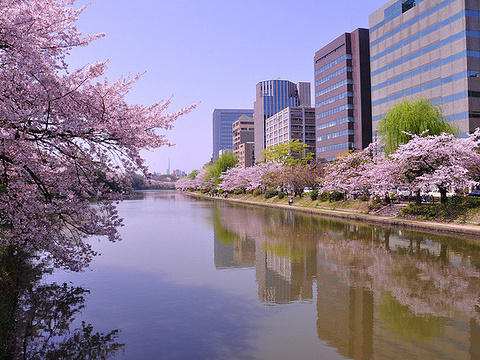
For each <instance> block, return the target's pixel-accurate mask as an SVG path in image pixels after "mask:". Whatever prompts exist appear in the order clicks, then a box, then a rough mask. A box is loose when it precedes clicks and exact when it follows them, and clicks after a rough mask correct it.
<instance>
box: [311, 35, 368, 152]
mask: <svg viewBox="0 0 480 360" xmlns="http://www.w3.org/2000/svg"><path fill="white" fill-rule="evenodd" d="M314 63H315V65H314V67H315V119H316V134H317V139H316V140H317V159H321V158H324V159H326V160H328V161H331V160H333V159H334V158H335V157H336V156H337V155H339V154H342V153H346V152H348V151H349V150H361V149H364V148H365V147H367V146H368V144H370V143H371V141H372V105H371V87H370V44H369V31H368V29H357V30H355V31H353V32H351V33H345V34H343V35H341V36H339V37H338V38H336V39H335V40H333V41H332V42H331V43H329V44H328V45H326V46H324V47H323V48H322V49H320V50H318V51H317V52H316V53H315V57H314Z"/></svg>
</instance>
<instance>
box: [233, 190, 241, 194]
mask: <svg viewBox="0 0 480 360" xmlns="http://www.w3.org/2000/svg"><path fill="white" fill-rule="evenodd" d="M233 193H234V194H235V195H240V194H243V190H241V189H237V190H235V191H234V192H233Z"/></svg>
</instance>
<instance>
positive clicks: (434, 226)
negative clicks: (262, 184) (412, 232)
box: [189, 192, 480, 240]
mask: <svg viewBox="0 0 480 360" xmlns="http://www.w3.org/2000/svg"><path fill="white" fill-rule="evenodd" d="M189 194H190V195H192V196H198V197H202V198H205V199H210V200H215V201H227V202H232V203H242V204H246V205H256V206H267V207H274V208H275V207H276V208H281V209H288V210H295V211H302V212H307V213H312V214H318V215H323V216H329V217H335V218H341V219H349V220H355V221H362V222H369V223H377V224H386V225H390V226H399V227H406V228H413V229H418V230H422V231H432V232H436V233H451V234H461V235H468V236H469V237H472V238H473V239H479V240H480V209H479V208H476V209H469V210H468V211H467V213H466V214H465V215H464V216H463V217H462V218H461V219H460V220H459V221H435V220H434V219H427V218H426V217H425V216H423V215H421V216H412V215H408V216H398V217H393V216H381V215H375V214H374V213H372V212H370V211H369V210H370V209H371V208H372V203H371V201H362V200H355V201H352V200H340V201H328V200H327V201H321V200H311V199H310V197H308V196H305V197H302V198H301V199H300V198H298V197H296V198H295V199H294V203H293V204H292V205H289V204H288V200H289V197H283V198H279V197H278V196H274V197H271V198H269V199H266V198H265V196H264V195H263V194H262V195H258V196H254V195H253V194H238V195H235V194H228V195H227V197H224V196H215V197H212V196H210V195H209V194H203V193H201V192H191V193H189ZM425 206H428V205H425Z"/></svg>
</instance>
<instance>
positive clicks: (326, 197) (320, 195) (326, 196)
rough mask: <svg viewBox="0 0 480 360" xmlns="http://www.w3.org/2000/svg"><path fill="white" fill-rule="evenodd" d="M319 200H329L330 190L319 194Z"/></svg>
mask: <svg viewBox="0 0 480 360" xmlns="http://www.w3.org/2000/svg"><path fill="white" fill-rule="evenodd" d="M319 200H320V201H327V200H328V192H326V191H324V192H322V193H320V194H319Z"/></svg>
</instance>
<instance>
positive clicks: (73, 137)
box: [0, 0, 192, 270]
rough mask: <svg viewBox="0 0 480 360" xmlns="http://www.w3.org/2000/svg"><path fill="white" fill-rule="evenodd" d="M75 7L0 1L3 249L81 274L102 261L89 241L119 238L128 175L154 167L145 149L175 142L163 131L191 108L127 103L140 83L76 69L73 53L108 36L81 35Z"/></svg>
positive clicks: (43, 0) (36, 0)
mask: <svg viewBox="0 0 480 360" xmlns="http://www.w3.org/2000/svg"><path fill="white" fill-rule="evenodd" d="M73 3H74V0H63V1H58V0H5V1H2V2H1V4H0V21H1V26H0V64H1V67H0V119H1V120H0V124H1V125H0V226H1V229H2V232H1V236H0V246H6V245H14V246H18V247H21V248H22V249H23V250H25V251H29V252H34V251H43V252H44V253H45V254H48V255H49V256H50V257H52V258H53V259H54V260H55V261H56V263H57V265H60V266H64V267H67V268H70V269H73V270H79V269H81V268H82V267H83V266H86V265H87V264H88V263H89V261H90V260H91V258H92V256H93V255H95V252H94V251H93V250H92V248H91V246H90V245H89V244H88V243H87V242H86V241H85V237H86V236H88V235H99V236H107V237H108V239H109V240H111V241H115V240H118V239H119V236H118V233H117V231H116V227H117V226H118V225H120V223H121V219H119V218H118V216H117V212H116V210H115V206H114V204H115V202H116V201H118V200H120V199H122V196H123V195H124V194H125V192H126V190H128V189H129V183H128V181H126V176H125V175H127V174H130V173H132V172H134V171H136V170H139V169H140V170H146V169H145V167H144V165H143V160H142V159H141V157H140V155H139V152H140V150H142V149H149V148H156V147H159V146H161V145H166V144H168V141H167V140H166V139H165V137H164V135H159V134H157V133H156V132H155V129H170V128H171V126H172V121H173V120H175V119H176V118H177V117H178V116H180V115H182V114H185V113H187V112H189V111H190V110H191V108H192V107H189V108H185V109H181V110H180V111H177V112H175V113H173V114H164V111H165V110H166V108H167V106H168V105H169V102H168V101H164V102H161V103H158V104H154V105H152V106H147V107H144V106H139V105H130V104H127V103H126V102H125V96H126V94H127V93H128V91H129V90H130V88H131V86H132V85H133V83H134V82H135V80H137V78H138V77H134V78H121V79H120V80H118V81H117V82H114V83H113V84H109V83H108V82H107V81H106V80H102V81H101V82H97V80H96V79H97V78H98V77H99V76H102V75H103V73H104V71H105V68H106V63H105V62H103V63H102V62H101V63H94V64H92V65H90V66H88V67H87V68H86V69H81V70H77V71H74V72H70V71H69V69H68V66H67V64H66V61H65V60H66V56H67V55H68V53H69V51H70V50H72V49H73V48H75V47H79V46H86V45H88V44H89V43H90V42H91V41H92V40H94V39H96V38H98V37H101V36H103V35H102V34H99V35H92V36H85V37H83V36H82V35H81V34H80V33H79V32H78V31H77V28H76V27H75V25H74V23H75V21H76V20H77V18H78V16H79V14H80V13H81V12H82V11H83V9H80V10H75V9H73V8H72V5H73ZM92 201H94V202H95V203H96V205H94V206H91V202H92Z"/></svg>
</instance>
